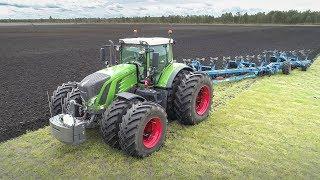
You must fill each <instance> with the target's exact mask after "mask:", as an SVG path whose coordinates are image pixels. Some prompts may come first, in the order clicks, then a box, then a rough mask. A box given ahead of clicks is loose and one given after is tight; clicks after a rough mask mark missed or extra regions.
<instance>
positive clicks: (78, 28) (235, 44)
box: [0, 25, 320, 142]
mask: <svg viewBox="0 0 320 180" xmlns="http://www.w3.org/2000/svg"><path fill="white" fill-rule="evenodd" d="M134 28H137V29H138V30H139V32H140V34H139V35H140V36H167V30H168V28H170V26H169V25H41V26H31V25H30V26H0V77H1V79H0V84H1V89H0V142H1V141H5V140H7V139H10V138H13V137H16V136H19V135H21V134H23V133H25V132H26V131H27V130H35V129H38V128H41V127H44V126H45V125H47V124H48V119H49V116H50V115H49V108H48V103H47V92H48V93H49V95H51V93H52V91H53V90H54V89H55V88H56V87H57V86H58V85H60V84H62V83H63V82H67V81H80V80H81V79H82V78H83V77H85V76H86V75H87V74H89V73H92V72H95V71H97V70H99V69H101V68H103V63H101V62H99V60H98V57H99V50H98V49H99V48H100V46H101V45H103V44H105V43H106V41H107V40H108V39H111V40H113V41H114V42H117V39H119V38H123V37H131V36H132V30H133V29H134ZM172 28H173V29H174V39H175V40H176V45H175V49H174V51H175V57H176V59H182V58H194V57H210V56H211V57H216V56H222V55H225V56H229V55H230V56H235V55H246V54H257V53H259V52H261V51H262V50H265V49H279V50H293V49H316V48H319V47H320V46H319V45H320V38H318V37H319V34H320V27H276V26H275V27H263V26H259V27H255V26H211V25H174V26H173V27H172Z"/></svg>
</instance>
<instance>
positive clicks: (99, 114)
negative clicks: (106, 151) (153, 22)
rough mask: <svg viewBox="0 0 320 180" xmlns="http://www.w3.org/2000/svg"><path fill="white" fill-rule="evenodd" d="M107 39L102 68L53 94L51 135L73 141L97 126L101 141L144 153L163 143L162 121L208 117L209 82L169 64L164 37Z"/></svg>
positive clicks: (168, 46)
mask: <svg viewBox="0 0 320 180" xmlns="http://www.w3.org/2000/svg"><path fill="white" fill-rule="evenodd" d="M169 33H170V32H169ZM109 42H110V45H104V46H103V47H102V48H101V49H100V59H101V61H103V62H105V64H106V66H107V67H106V68H104V69H102V70H100V71H97V72H95V73H93V74H90V75H88V76H87V77H85V78H84V79H83V80H82V81H81V82H68V83H64V84H62V85H61V86H59V87H58V88H57V90H55V91H54V92H53V95H52V97H51V100H50V102H49V106H50V112H51V118H50V126H51V129H52V134H53V136H54V137H55V138H57V139H58V140H60V141H61V142H64V143H67V144H73V145H77V144H80V143H82V142H84V141H85V140H86V133H85V131H86V128H91V127H95V126H100V131H101V134H102V136H103V139H104V141H105V142H106V143H107V144H109V145H110V146H112V147H114V148H118V149H122V150H123V151H124V152H126V153H128V154H129V155H132V156H137V157H145V156H148V155H150V154H151V153H153V152H155V151H157V150H159V149H160V148H161V146H162V145H163V144H164V141H165V139H166V131H167V126H168V119H172V120H175V119H177V120H178V121H179V122H181V123H182V124H187V125H194V124H197V123H199V122H201V121H203V120H204V119H206V118H207V117H208V115H209V111H210V109H211V103H212V93H213V89H212V80H211V79H210V77H209V76H208V75H206V74H204V73H199V72H194V70H193V69H192V68H191V67H189V66H187V65H185V64H182V63H176V62H174V57H173V51H172V49H173V44H174V41H173V39H172V38H171V37H170V36H169V37H168V38H161V37H152V38H144V37H135V38H126V39H120V40H119V45H115V44H114V43H113V42H112V41H109Z"/></svg>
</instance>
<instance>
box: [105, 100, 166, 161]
mask: <svg viewBox="0 0 320 180" xmlns="http://www.w3.org/2000/svg"><path fill="white" fill-rule="evenodd" d="M167 122H168V121H167V114H166V112H165V111H164V109H163V108H162V107H161V106H160V105H158V104H156V103H153V102H148V101H145V102H141V101H139V100H131V101H129V100H126V99H123V98H121V97H118V98H116V99H115V101H114V102H113V103H112V104H111V105H110V107H109V108H108V109H107V110H106V112H105V113H104V116H103V119H102V121H101V132H102V135H103V139H104V141H105V142H106V143H107V144H109V145H110V146H112V147H115V148H119V149H120V148H121V149H122V150H124V151H125V152H126V153H128V154H130V155H132V156H138V157H145V156H147V155H149V154H151V153H152V152H154V151H157V150H158V149H159V148H160V147H161V146H162V145H163V142H164V140H165V136H166V130H167Z"/></svg>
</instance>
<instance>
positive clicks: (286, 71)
mask: <svg viewBox="0 0 320 180" xmlns="http://www.w3.org/2000/svg"><path fill="white" fill-rule="evenodd" d="M290 72H291V63H290V62H289V61H285V62H283V65H282V73H283V74H286V75H289V74H290Z"/></svg>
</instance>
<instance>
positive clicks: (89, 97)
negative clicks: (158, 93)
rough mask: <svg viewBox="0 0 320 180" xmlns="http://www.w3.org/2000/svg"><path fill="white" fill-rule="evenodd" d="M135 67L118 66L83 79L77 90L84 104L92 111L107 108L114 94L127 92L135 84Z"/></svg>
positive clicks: (129, 65)
mask: <svg viewBox="0 0 320 180" xmlns="http://www.w3.org/2000/svg"><path fill="white" fill-rule="evenodd" d="M136 72H137V70H136V66H135V65H133V64H120V65H116V66H112V67H108V68H105V69H102V70H100V71H97V72H95V73H93V74H90V75H88V76H87V77H85V78H84V79H83V80H82V81H81V82H80V83H79V84H78V88H79V90H80V94H81V97H82V99H83V100H84V101H85V103H86V104H87V105H89V106H94V107H91V108H93V109H103V108H105V107H106V106H108V105H109V104H110V103H111V102H112V100H113V99H114V97H115V94H117V93H120V92H125V91H128V90H129V89H130V88H132V87H133V86H134V85H136V84H137V75H136Z"/></svg>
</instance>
